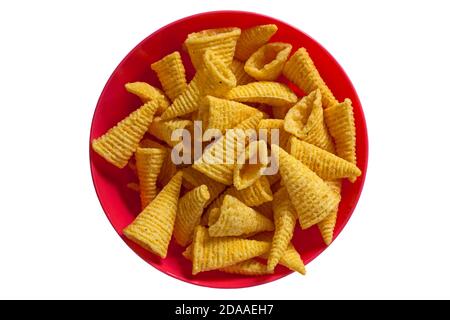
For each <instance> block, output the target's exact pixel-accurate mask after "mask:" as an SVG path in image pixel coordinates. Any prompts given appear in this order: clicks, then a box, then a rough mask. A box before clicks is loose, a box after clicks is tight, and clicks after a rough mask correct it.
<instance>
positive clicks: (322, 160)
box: [290, 137, 361, 180]
mask: <svg viewBox="0 0 450 320" xmlns="http://www.w3.org/2000/svg"><path fill="white" fill-rule="evenodd" d="M290 154H291V155H293V156H294V157H295V158H296V159H298V160H300V161H301V162H302V163H303V164H304V165H305V166H307V167H308V168H310V169H311V170H312V171H314V172H315V173H316V174H317V175H318V176H319V177H321V178H322V179H324V180H334V179H340V178H356V177H358V176H360V175H361V170H359V169H358V167H357V166H355V165H354V164H352V163H351V162H348V161H346V160H344V159H342V158H339V157H338V156H336V155H334V154H332V153H330V152H328V151H325V150H323V149H321V148H319V147H316V146H314V145H312V144H309V143H307V142H304V141H300V140H299V139H297V138H296V137H291V139H290Z"/></svg>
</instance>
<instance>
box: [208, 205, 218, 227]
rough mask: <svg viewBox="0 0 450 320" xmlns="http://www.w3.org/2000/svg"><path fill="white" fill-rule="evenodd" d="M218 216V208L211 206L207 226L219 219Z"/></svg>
mask: <svg viewBox="0 0 450 320" xmlns="http://www.w3.org/2000/svg"><path fill="white" fill-rule="evenodd" d="M219 217H220V208H211V211H210V212H209V214H208V226H212V225H213V224H214V223H216V222H217V220H219Z"/></svg>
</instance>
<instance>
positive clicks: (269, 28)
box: [234, 24, 278, 61]
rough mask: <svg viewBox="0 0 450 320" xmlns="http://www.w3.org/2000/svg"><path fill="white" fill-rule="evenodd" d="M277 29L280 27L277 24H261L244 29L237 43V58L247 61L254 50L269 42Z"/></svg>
mask: <svg viewBox="0 0 450 320" xmlns="http://www.w3.org/2000/svg"><path fill="white" fill-rule="evenodd" d="M277 30H278V27H277V26H276V25H275V24H265V25H259V26H255V27H252V28H248V29H244V30H242V33H241V36H240V37H239V39H238V41H237V44H236V52H235V53H234V56H235V57H236V59H239V60H241V61H246V60H247V59H248V58H250V56H251V55H252V54H253V52H255V51H256V50H258V48H259V47H261V46H262V45H264V44H265V43H267V42H268V41H269V40H270V38H271V37H272V36H273V35H274V34H275V33H276V32H277Z"/></svg>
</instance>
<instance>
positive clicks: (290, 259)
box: [252, 232, 306, 275]
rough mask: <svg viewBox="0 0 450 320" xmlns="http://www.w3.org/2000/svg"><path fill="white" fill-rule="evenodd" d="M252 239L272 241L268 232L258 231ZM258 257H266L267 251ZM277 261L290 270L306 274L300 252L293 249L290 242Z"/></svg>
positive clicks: (267, 255)
mask: <svg viewBox="0 0 450 320" xmlns="http://www.w3.org/2000/svg"><path fill="white" fill-rule="evenodd" d="M252 239H254V240H257V241H265V242H267V243H271V242H272V234H270V233H268V232H264V233H259V234H257V235H256V236H254V237H252ZM260 257H261V258H265V259H268V257H269V252H265V253H264V254H262V255H261V256H260ZM279 263H280V264H281V265H282V266H284V267H286V268H288V269H290V270H292V271H296V272H298V273H300V274H303V275H305V274H306V269H305V265H304V263H303V260H302V258H301V257H300V254H299V253H298V252H297V250H296V249H295V247H294V246H293V245H292V243H289V244H288V246H287V248H286V250H285V252H284V253H283V256H282V257H281V259H280V262H279Z"/></svg>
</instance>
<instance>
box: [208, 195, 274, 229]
mask: <svg viewBox="0 0 450 320" xmlns="http://www.w3.org/2000/svg"><path fill="white" fill-rule="evenodd" d="M273 229H274V225H273V223H272V221H270V220H269V219H267V218H266V217H264V216H263V215H262V214H260V213H259V212H257V211H255V210H254V209H252V208H250V207H247V206H246V205H245V204H244V203H242V202H241V201H239V200H238V199H236V198H234V197H232V196H229V195H226V196H225V198H224V200H223V203H222V206H221V207H220V215H219V218H218V220H217V221H216V222H215V223H214V224H213V225H211V226H210V227H209V229H208V230H209V235H210V236H211V237H226V236H241V235H249V234H252V233H258V232H261V231H272V230H273Z"/></svg>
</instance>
